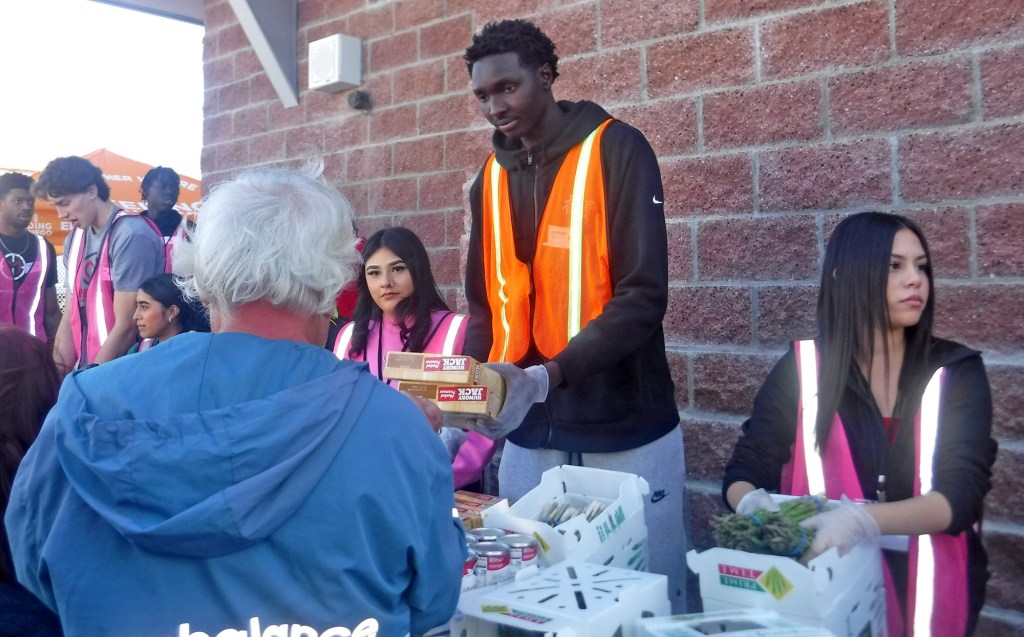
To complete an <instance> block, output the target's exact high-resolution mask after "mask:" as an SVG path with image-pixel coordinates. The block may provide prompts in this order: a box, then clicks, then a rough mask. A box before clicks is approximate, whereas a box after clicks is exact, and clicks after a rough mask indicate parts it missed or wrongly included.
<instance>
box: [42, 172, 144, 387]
mask: <svg viewBox="0 0 1024 637" xmlns="http://www.w3.org/2000/svg"><path fill="white" fill-rule="evenodd" d="M32 192H33V194H35V195H36V196H39V197H45V198H46V200H47V201H49V202H50V203H51V204H53V206H54V207H55V208H56V209H57V215H58V216H59V217H60V220H61V221H62V222H66V223H68V224H69V225H70V226H71V228H72V229H71V232H70V233H69V234H68V238H67V239H66V240H65V242H64V262H65V266H66V268H67V273H68V301H67V306H66V308H65V311H64V315H63V317H61V320H60V325H59V326H58V327H57V337H56V339H55V340H54V344H53V359H54V362H56V363H57V367H58V369H59V370H60V371H61V373H67V372H69V371H71V370H73V369H80V368H85V367H89V366H90V365H93V364H100V363H106V362H107V361H111V360H113V359H115V358H117V357H119V356H123V355H124V354H126V353H127V352H128V349H129V348H130V347H131V346H132V345H133V344H134V343H135V341H136V331H135V321H134V319H133V318H132V315H133V314H134V312H135V293H136V291H137V290H138V289H139V286H140V285H141V284H142V282H143V281H145V280H146V279H148V278H149V277H151V276H153V275H154V274H158V273H160V272H163V271H164V248H163V241H162V240H161V239H160V230H159V229H158V228H157V227H156V226H155V225H154V224H153V222H152V221H150V220H149V219H147V218H145V217H142V216H140V215H133V214H129V213H128V212H126V211H124V210H122V209H121V208H119V207H118V206H117V204H116V203H115V202H113V201H111V200H110V187H109V186H108V185H107V182H106V181H105V180H104V179H103V172H102V171H101V170H100V169H99V168H97V167H96V166H94V165H93V164H92V163H91V162H90V161H89V160H87V159H84V158H82V157H60V158H58V159H54V160H53V161H51V162H50V163H49V164H47V166H46V169H45V170H43V174H42V175H40V176H39V181H37V182H36V183H35V185H34V186H33V188H32Z"/></svg>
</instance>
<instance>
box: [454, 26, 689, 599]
mask: <svg viewBox="0 0 1024 637" xmlns="http://www.w3.org/2000/svg"><path fill="white" fill-rule="evenodd" d="M465 60H466V63H467V66H468V69H469V73H470V78H471V83H472V90H473V94H474V95H475V96H476V98H477V99H478V100H479V103H480V111H481V113H482V114H483V116H484V117H485V118H486V119H487V121H488V122H490V123H491V124H492V125H493V126H494V128H495V129H496V130H495V132H494V136H493V145H494V154H492V155H491V156H490V157H489V158H488V159H487V161H486V162H485V164H484V167H483V169H482V170H481V171H480V174H479V176H478V177H477V180H476V182H475V183H474V184H473V188H472V192H471V195H470V202H471V206H472V215H473V219H472V229H471V232H470V240H469V251H468V263H467V267H466V272H467V275H466V276H467V279H466V298H467V300H468V302H469V310H470V316H471V319H470V325H469V329H468V332H467V335H466V352H467V353H468V354H471V355H472V356H474V357H476V358H478V359H481V360H487V361H491V362H501V363H506V364H504V365H498V366H497V367H496V369H499V371H501V372H502V373H503V374H504V375H505V377H506V381H507V384H508V392H507V393H508V395H507V398H506V404H505V407H504V408H503V411H502V413H501V414H499V418H498V423H497V425H496V426H494V427H491V428H490V430H489V433H490V435H493V436H495V437H500V436H502V435H506V434H507V436H508V440H507V442H506V445H505V450H504V452H503V456H502V461H501V466H500V469H499V480H500V489H501V495H502V496H506V497H510V498H518V497H520V496H521V495H523V494H524V493H525V492H526V491H528V490H529V489H531V488H532V487H534V486H535V485H536V484H537V483H538V482H539V480H540V476H541V474H542V473H543V472H544V471H545V470H547V469H549V468H551V467H554V466H558V465H562V464H577V465H584V466H588V467H598V468H605V469H613V470H619V471H627V472H631V473H636V474H639V475H641V476H643V477H644V478H645V479H646V480H647V481H648V483H649V484H650V487H651V495H650V500H649V502H648V503H647V506H646V512H645V513H646V521H647V527H648V532H649V534H650V546H652V547H657V550H656V551H652V552H651V570H652V571H654V572H657V573H663V574H665V575H667V576H668V577H669V590H670V597H671V599H672V605H673V609H674V610H676V611H681V610H684V609H685V586H684V582H685V579H684V575H685V573H684V569H685V564H684V561H685V560H684V556H685V553H686V537H685V530H684V528H683V486H684V481H685V477H684V476H685V469H684V459H683V439H682V433H681V431H680V430H679V426H678V425H679V414H678V410H677V407H676V404H675V398H674V387H673V383H672V378H671V375H670V373H669V368H668V362H667V360H666V356H665V338H664V333H663V330H662V324H661V323H662V318H663V316H664V314H665V308H666V304H667V298H668V256H667V252H668V250H667V240H666V232H665V217H664V211H663V208H662V202H663V201H664V194H663V191H662V185H661V173H660V171H659V169H658V162H657V159H656V158H655V156H654V152H653V151H652V149H651V147H650V145H649V144H648V143H647V140H646V139H645V138H644V136H643V134H641V133H640V132H639V131H638V130H636V129H635V128H632V127H630V126H628V125H626V124H624V123H622V122H619V121H616V120H615V119H613V118H612V117H611V115H609V114H608V113H607V112H606V111H605V110H604V109H602V108H601V107H600V106H598V105H597V104H594V103H592V102H586V101H581V102H566V101H562V102H559V101H556V100H555V97H554V94H553V92H552V85H553V83H554V81H555V79H556V78H557V77H558V55H557V54H556V52H555V45H554V44H553V43H552V42H551V40H550V39H549V38H548V37H547V36H546V35H545V34H544V33H542V32H541V31H540V30H539V29H538V28H537V27H536V26H534V25H533V24H532V23H530V22H526V21H523V20H506V21H502V22H496V23H491V24H488V25H486V26H485V27H484V28H483V30H482V31H481V32H480V33H479V34H477V35H475V36H474V37H473V42H472V45H471V46H470V47H469V48H468V49H467V50H466V54H465Z"/></svg>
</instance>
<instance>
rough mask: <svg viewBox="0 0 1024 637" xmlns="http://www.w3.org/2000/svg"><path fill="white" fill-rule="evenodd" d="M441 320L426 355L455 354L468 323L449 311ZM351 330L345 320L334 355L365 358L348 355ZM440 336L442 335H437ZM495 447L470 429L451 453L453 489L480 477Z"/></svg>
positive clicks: (353, 326) (461, 315)
mask: <svg viewBox="0 0 1024 637" xmlns="http://www.w3.org/2000/svg"><path fill="white" fill-rule="evenodd" d="M443 320H445V321H448V328H447V329H444V326H443V325H442V329H439V330H438V331H437V334H434V337H433V338H432V339H430V342H429V343H427V346H426V347H424V348H423V351H424V352H425V353H429V354H455V353H456V352H455V342H456V341H457V340H458V336H459V334H460V333H461V332H465V329H466V326H467V325H468V322H467V321H466V316H465V315H463V314H451V315H449V316H447V317H446V318H445V319H443ZM354 329H355V323H353V322H350V323H347V324H346V325H345V326H344V327H342V328H341V331H340V332H339V333H338V338H337V340H335V341H334V355H335V356H337V357H338V358H339V359H341V360H346V359H348V360H358V361H363V360H366V353H365V352H363V354H362V355H361V356H350V355H347V354H348V347H349V344H350V343H351V342H352V332H353V331H354ZM442 336H443V338H441V337H442ZM497 449H498V443H497V441H495V440H491V439H490V438H488V437H486V436H482V435H480V434H478V433H476V432H475V431H470V432H469V433H468V435H467V437H466V441H465V442H463V443H462V446H461V447H459V452H458V453H457V454H456V455H455V460H453V461H452V478H453V481H454V483H455V488H456V489H459V488H461V487H463V486H465V485H467V484H470V483H472V482H476V481H477V480H479V479H480V474H481V473H482V472H483V469H484V467H485V466H486V465H487V463H488V462H490V461H491V458H492V457H493V456H494V452H495V451H497Z"/></svg>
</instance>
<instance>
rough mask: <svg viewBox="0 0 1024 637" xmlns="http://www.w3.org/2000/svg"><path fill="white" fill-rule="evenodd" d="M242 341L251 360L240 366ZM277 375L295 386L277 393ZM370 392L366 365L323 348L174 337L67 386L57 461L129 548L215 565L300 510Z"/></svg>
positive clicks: (238, 338)
mask: <svg viewBox="0 0 1024 637" xmlns="http://www.w3.org/2000/svg"><path fill="white" fill-rule="evenodd" d="M253 339H255V340H256V341H259V343H260V348H261V349H260V354H259V355H258V356H248V351H251V350H252V349H253V348H251V347H250V346H251V345H254V343H252V342H250V341H252V340H253ZM325 355H326V356H325ZM260 368H262V371H263V373H262V376H260V375H259V374H260V372H259V371H256V374H257V375H256V376H250V375H247V374H246V373H245V372H246V371H247V370H252V369H256V370H260ZM278 368H280V369H278ZM290 370H303V372H302V374H304V377H300V378H299V379H298V382H296V383H295V384H288V382H289V381H288V379H290V378H292V377H293V376H294V375H295V374H291V373H288V371H290ZM249 373H250V374H251V373H252V372H251V371H250V372H249ZM186 375H187V377H188V378H187V379H183V378H184V377H185V376H186ZM168 378H170V379H171V380H169V381H167V379H168ZM238 378H259V379H260V380H258V381H256V382H250V383H248V384H243V383H242V382H239V381H238V380H237V379H238ZM164 381H167V382H168V384H167V385H166V386H162V383H163V382H164ZM373 385H374V382H373V379H372V378H371V377H370V375H369V374H367V373H365V365H359V364H354V363H343V362H341V361H338V360H337V359H336V358H335V357H334V356H332V355H331V354H330V352H327V351H326V350H324V349H322V348H316V347H313V346H310V345H302V344H299V343H293V342H290V341H267V340H265V339H257V338H256V337H252V336H246V335H241V334H224V335H211V334H194V335H193V334H186V335H181V336H177V337H175V338H174V339H173V340H172V341H168V342H167V343H164V344H161V345H159V346H158V347H156V348H153V349H152V350H149V351H147V352H145V353H142V354H133V355H131V356H129V357H126V358H122V359H119V360H118V361H114V362H112V363H108V364H107V365H103V366H101V367H97V368H95V369H92V370H86V371H85V372H82V373H77V374H74V375H72V376H70V377H68V379H67V381H66V382H65V383H64V386H63V388H62V389H61V393H62V396H61V400H60V401H59V402H58V408H59V409H61V410H62V412H63V413H62V414H61V417H60V418H57V419H55V421H56V422H57V423H59V425H58V426H57V428H56V430H55V432H54V433H55V440H56V445H57V454H58V458H59V460H60V462H61V465H62V466H63V468H64V471H65V473H66V475H67V476H68V480H69V481H70V483H71V485H72V488H74V489H75V490H76V491H77V492H78V494H79V495H80V496H81V497H82V499H83V500H84V501H85V502H86V503H87V505H88V506H90V507H91V508H92V509H94V510H95V511H96V512H97V513H98V514H99V515H100V516H101V517H102V518H103V519H104V520H106V521H107V522H109V523H110V524H111V525H112V526H113V527H114V528H115V529H117V531H118V532H119V533H121V535H123V536H124V537H125V538H126V539H127V540H129V541H130V542H132V543H134V544H137V545H138V546H140V547H143V548H145V549H147V550H151V551H156V552H160V553H167V554H172V555H185V556H190V557H212V556H216V555H222V554H225V553H230V552H234V551H238V550H241V549H243V548H246V547H248V546H249V545H251V544H253V543H255V542H258V541H260V540H261V539H263V538H266V537H267V536H268V535H270V534H271V533H273V532H274V531H275V530H276V529H277V528H278V527H280V526H281V524H283V523H284V522H285V521H286V520H288V518H289V517H290V516H291V515H292V514H293V513H294V512H295V511H296V510H297V509H298V508H299V507H300V506H301V505H302V503H303V502H304V501H305V499H306V497H307V496H308V495H309V493H310V492H311V491H312V490H313V489H314V488H315V487H316V486H317V485H318V483H319V482H320V480H321V478H322V477H323V474H324V473H325V472H326V471H327V469H328V468H329V467H330V465H331V462H332V460H333V459H334V458H335V456H336V455H337V454H338V451H339V449H340V448H341V447H342V445H344V444H345V441H346V439H347V438H348V435H349V433H350V431H351V430H352V427H353V426H354V423H355V421H356V419H357V418H358V416H359V414H360V413H361V412H362V410H363V408H364V406H365V405H366V402H367V400H368V397H369V395H370V393H371V392H372V391H373ZM232 394H234V398H233V397H232ZM236 398H240V399H238V400H237V401H236Z"/></svg>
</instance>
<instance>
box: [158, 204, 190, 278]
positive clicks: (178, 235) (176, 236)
mask: <svg viewBox="0 0 1024 637" xmlns="http://www.w3.org/2000/svg"><path fill="white" fill-rule="evenodd" d="M186 223H188V222H187V221H185V218H184V217H182V219H181V223H179V224H178V227H177V228H175V229H174V232H172V233H171V236H169V237H164V236H162V235H161V238H162V239H163V240H164V272H172V270H171V250H172V249H173V248H174V244H175V243H177V242H178V241H180V240H182V239H184V238H185V224H186Z"/></svg>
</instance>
